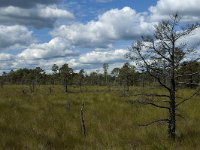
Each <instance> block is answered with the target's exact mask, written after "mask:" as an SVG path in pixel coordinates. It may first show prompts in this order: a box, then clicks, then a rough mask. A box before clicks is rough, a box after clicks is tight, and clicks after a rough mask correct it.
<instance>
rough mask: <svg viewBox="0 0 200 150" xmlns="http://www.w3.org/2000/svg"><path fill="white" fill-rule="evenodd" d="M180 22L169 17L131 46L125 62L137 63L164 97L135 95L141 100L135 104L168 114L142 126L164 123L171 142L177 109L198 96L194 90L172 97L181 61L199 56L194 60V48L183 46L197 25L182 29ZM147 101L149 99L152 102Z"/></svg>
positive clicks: (174, 135) (177, 83) (179, 18)
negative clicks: (187, 94) (151, 32)
mask: <svg viewBox="0 0 200 150" xmlns="http://www.w3.org/2000/svg"><path fill="white" fill-rule="evenodd" d="M180 20H181V17H180V16H179V15H177V14H175V15H173V16H170V19H169V20H167V21H162V22H160V23H159V24H158V25H156V26H155V33H154V35H153V36H148V37H142V39H141V40H140V41H137V42H136V43H134V44H133V45H132V46H131V48H130V52H129V53H128V54H127V57H128V58H129V59H131V60H133V61H137V64H138V65H139V66H140V67H142V68H143V69H145V70H146V71H147V72H148V73H149V74H150V75H151V76H152V77H154V78H155V79H156V80H157V81H158V83H159V84H160V85H161V87H163V88H164V89H165V90H166V91H167V94H160V95H159V94H155V93H153V94H138V95H135V96H142V98H143V99H142V100H141V99H138V100H137V102H139V103H142V104H145V105H151V106H153V107H156V108H161V109H166V110H168V114H169V116H168V117H167V118H164V119H159V120H155V121H152V122H150V123H147V124H145V125H144V126H148V125H151V124H154V123H158V122H161V123H163V122H165V123H167V124H168V134H169V137H170V138H172V139H175V137H176V116H178V115H179V114H177V113H176V110H177V108H178V107H179V106H180V105H181V104H183V103H184V102H186V101H187V100H189V99H191V98H192V97H193V96H195V95H196V94H197V93H198V92H199V89H197V91H196V92H195V93H194V94H193V95H191V96H190V97H188V98H180V97H177V96H176V94H177V88H178V85H179V81H178V80H177V77H178V76H180V75H179V74H178V69H179V67H180V65H181V64H182V63H183V61H185V60H189V59H190V60H191V59H193V60H194V59H199V56H198V57H196V58H195V57H194V55H193V54H195V53H194V52H195V50H194V46H191V45H189V43H188V42H184V41H186V38H187V37H188V36H189V35H190V34H192V33H193V31H194V30H196V29H197V28H199V25H198V24H192V25H187V27H183V26H182V25H183V24H182V23H181V22H180ZM163 77H164V78H163ZM183 84H188V83H183ZM189 84H191V83H189ZM192 84H194V83H192ZM195 84H198V83H195ZM150 97H153V99H151V98H150ZM155 97H160V98H162V99H165V100H161V101H159V102H158V101H155ZM179 116H180V115H179Z"/></svg>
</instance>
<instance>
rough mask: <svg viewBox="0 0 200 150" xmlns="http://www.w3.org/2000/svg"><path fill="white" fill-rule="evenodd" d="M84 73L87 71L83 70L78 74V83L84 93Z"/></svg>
mask: <svg viewBox="0 0 200 150" xmlns="http://www.w3.org/2000/svg"><path fill="white" fill-rule="evenodd" d="M84 73H85V71H84V70H83V69H81V70H80V71H79V73H78V82H79V87H80V91H81V92H82V85H83V80H84Z"/></svg>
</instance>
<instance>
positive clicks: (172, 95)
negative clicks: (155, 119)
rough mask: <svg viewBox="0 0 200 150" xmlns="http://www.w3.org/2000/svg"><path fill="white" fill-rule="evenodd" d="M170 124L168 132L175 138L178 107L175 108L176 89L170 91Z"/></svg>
mask: <svg viewBox="0 0 200 150" xmlns="http://www.w3.org/2000/svg"><path fill="white" fill-rule="evenodd" d="M169 115H170V116H169V124H168V134H169V137H170V138H171V139H173V140H175V137H176V108H175V91H173V90H171V92H170V109H169Z"/></svg>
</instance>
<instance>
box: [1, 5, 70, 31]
mask: <svg viewBox="0 0 200 150" xmlns="http://www.w3.org/2000/svg"><path fill="white" fill-rule="evenodd" d="M73 18H74V16H73V14H72V13H70V12H68V11H67V10H63V9H59V8H57V6H56V5H51V6H44V5H37V7H34V8H28V9H27V8H20V7H16V6H8V7H2V8H1V9H0V24H4V25H14V24H21V25H27V26H34V27H37V28H42V27H52V26H53V25H54V23H55V22H56V21H57V19H66V20H70V19H73Z"/></svg>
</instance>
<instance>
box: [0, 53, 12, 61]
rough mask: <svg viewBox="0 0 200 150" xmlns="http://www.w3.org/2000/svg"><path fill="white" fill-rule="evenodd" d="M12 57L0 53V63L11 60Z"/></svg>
mask: <svg viewBox="0 0 200 150" xmlns="http://www.w3.org/2000/svg"><path fill="white" fill-rule="evenodd" d="M13 59H14V56H13V55H12V54H6V53H0V61H9V60H13Z"/></svg>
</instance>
